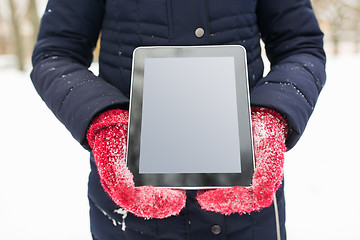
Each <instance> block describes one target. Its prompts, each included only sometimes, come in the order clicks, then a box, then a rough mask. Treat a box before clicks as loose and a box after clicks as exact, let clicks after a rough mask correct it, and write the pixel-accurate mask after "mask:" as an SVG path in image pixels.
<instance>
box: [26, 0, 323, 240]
mask: <svg viewBox="0 0 360 240" xmlns="http://www.w3.org/2000/svg"><path fill="white" fill-rule="evenodd" d="M199 28H201V29H202V30H204V34H200V35H199V34H195V31H196V29H199ZM100 32H101V52H100V59H99V66H100V74H99V76H95V75H94V74H92V73H91V72H90V71H88V67H89V65H90V64H91V62H92V51H93V49H94V47H95V45H96V42H97V39H98V36H99V33H100ZM260 39H262V40H263V42H264V43H265V47H266V53H267V56H268V58H269V60H270V61H271V71H270V73H269V74H268V75H267V76H265V77H263V69H264V67H263V62H262V60H261V48H260ZM221 44H240V45H243V46H244V47H245V48H246V50H247V57H248V68H249V85H250V96H251V103H252V104H253V105H260V106H266V107H270V108H273V109H275V110H277V111H278V112H280V113H281V114H282V115H283V116H284V117H285V118H286V120H287V122H288V123H289V126H290V134H289V135H288V139H287V142H286V143H287V147H288V148H289V149H290V148H292V147H293V146H294V145H295V144H296V142H297V141H298V139H299V138H300V136H301V134H302V133H303V131H304V129H305V126H306V124H307V121H308V119H309V117H310V115H311V113H312V111H313V109H314V106H315V103H316V101H317V98H318V95H319V93H320V91H321V89H322V87H323V85H324V83H325V54H324V51H323V34H322V32H321V31H320V29H319V27H318V24H317V21H316V18H315V16H314V13H313V10H312V8H311V4H310V1H309V0H276V1H275V0H191V1H190V0H50V1H49V3H48V6H47V8H46V12H45V13H44V16H43V18H42V23H41V28H40V32H39V37H38V42H37V44H36V46H35V49H34V53H33V66H34V68H33V71H32V73H31V78H32V81H33V83H34V86H35V88H36V90H37V91H38V93H39V95H40V96H41V97H42V99H43V100H44V101H45V102H46V104H47V105H48V107H49V108H50V109H51V110H52V111H53V112H54V114H55V115H56V117H57V118H58V119H59V120H60V121H61V122H62V123H63V124H64V125H65V126H66V127H67V128H68V130H69V131H70V132H71V134H72V135H73V136H74V138H75V139H77V140H78V141H79V142H80V143H81V144H82V146H84V147H85V148H87V149H89V146H88V144H87V142H86V138H85V135H86V131H87V128H88V126H89V124H90V122H91V121H92V119H93V118H94V116H95V115H97V114H98V113H99V112H102V111H104V110H106V109H110V108H127V107H128V102H129V90H130V73H131V60H132V51H133V50H134V48H135V47H137V46H152V45H221ZM191 194H192V193H191V192H189V196H191ZM278 194H279V198H278V199H279V205H280V212H281V213H282V215H281V216H282V217H281V220H282V221H284V218H283V217H284V211H283V204H282V202H283V194H282V191H281V190H280V192H279V193H278ZM89 197H90V202H91V206H93V208H92V212H93V216H95V215H96V214H95V212H96V211H95V210H94V209H95V208H94V207H95V206H97V208H96V209H98V210H99V209H101V210H99V213H101V214H103V213H105V212H106V213H111V214H113V211H114V209H113V208H114V207H115V206H112V205H111V204H110V203H109V199H108V197H107V196H106V194H105V193H104V192H103V191H102V189H101V186H100V184H99V181H98V175H97V172H96V169H95V167H94V166H93V170H92V173H91V175H90V183H89ZM190 199H191V198H190ZM110 205H111V206H110ZM197 207H198V206H196V204H195V203H193V202H191V201H190V200H189V203H188V209H187V210H184V211H185V212H183V213H182V214H183V217H182V218H180V217H179V218H175V219H168V220H167V221H163V222H162V224H165V225H164V226H167V225H166V224H169V225H174V226H176V224H177V225H181V224H183V225H182V226H183V227H184V226H187V225H188V224H189V222H192V223H193V224H192V225H191V226H195V223H194V222H197V221H198V223H197V224H198V225H196V226H202V227H204V228H206V226H207V225H206V224H207V223H209V224H210V223H211V224H214V222H218V223H217V224H218V225H221V227H222V228H226V229H228V230H229V231H230V229H231V230H233V231H234V232H232V234H233V235H231V236H230V235H227V237H228V238H227V239H242V238H240V237H239V236H242V233H244V234H245V233H246V234H249V235H248V236H249V237H245V238H244V239H274V238H272V237H270V236H268V235H262V233H261V232H267V231H265V229H268V230H269V229H273V223H272V222H273V216H272V215H271V214H270V215H269V212H271V210H264V211H262V212H260V213H256V214H254V215H253V216H237V215H232V216H229V217H224V216H221V215H217V214H212V213H206V214H205V213H203V214H204V215H203V216H201V214H200V213H199V212H200V210H199V209H197ZM193 208H194V209H196V210H194V209H193ZM191 211H193V212H197V213H198V214H195V215H191ZM101 214H100V215H101ZM199 214H200V215H199ZM130 215H131V214H130ZM190 215H191V216H193V218H190ZM197 216H198V217H197ZM109 218H110V217H105V219H107V220H109ZM127 218H129V219H135V218H134V217H131V216H130V217H129V216H128V217H127ZM212 218H213V219H218V220H216V221H215V220H214V221H212V220H211V219H212ZM94 219H95V218H94ZM111 219H112V218H111ZM196 219H197V220H196ZM235 219H236V220H235ZM245 219H247V220H245ZM94 221H95V220H94ZM129 221H130V220H129ZM143 221H144V220H142V221H140V220H138V219H135V220H134V221H133V222H134V223H135V222H139V224H140V225H143V226H142V227H140V228H139V229H140V230H138V233H137V234H140V233H142V234H143V235H142V236H144V235H147V234H148V235H149V236H153V237H154V239H155V238H157V239H172V238H170V237H169V236H170V235H171V233H168V234H170V235H169V236H168V235H166V234H167V233H166V230H167V229H166V228H164V229H163V230H161V229H162V228H163V227H160V226H158V225H157V224H158V223H159V221H148V222H146V221H145V222H146V224H145V225H144V222H143ZM186 221H187V222H186ZM118 222H120V223H121V217H120V218H119V220H118ZM130 222H131V221H130ZM243 223H244V224H243ZM99 224H100V225H101V223H96V224H95V223H94V224H93V225H92V229H93V232H96V231H98V230H97V229H98V228H99V226H100V225H99ZM234 224H235V225H234ZM242 224H243V225H242ZM120 225H121V224H120ZM205 225H206V226H205ZM131 226H132V225H131V223H129V224H128V229H131ZM150 226H154V228H152V230H150V228H151V227H150ZM209 226H211V225H209ZM104 228H106V227H104ZM148 228H149V229H148ZM209 228H210V229H211V227H209ZM242 228H243V231H242V230H241V229H242ZM154 229H157V230H156V231H157V232H156V231H155V230H154ZM199 229H201V227H199ZM199 229H198V231H199V232H200V233H201V231H200V230H199ZM246 229H247V230H246ZM109 231H110V230H109ZM162 231H164V232H162ZM194 231H195V232H196V231H197V230H196V228H192V227H186V228H185V230H184V232H188V233H186V234H188V235H186V234H185V233H184V234H185V235H184V236H188V237H187V238H186V237H184V238H181V239H202V238H200V237H199V238H198V237H196V238H195V237H194V236H195V235H196V234H195V233H194ZM269 231H270V230H269ZM189 232H191V233H189ZM155 233H156V234H157V235H156V234H155ZM162 233H163V234H165V233H166V234H165V235H162ZM228 233H229V232H228ZM99 234H100V233H99ZM127 234H129V233H127ZM191 234H195V235H191ZM229 234H230V233H229ZM283 234H284V231H283ZM140 235H141V234H140ZM270 235H271V234H270ZM189 236H190V237H189ZM191 236H193V237H191ZM250 236H252V238H251V237H250ZM271 236H273V235H271ZM217 238H219V239H225V233H223V232H221V234H218V235H216V238H215V237H213V238H211V239H217ZM101 239H107V238H105V237H104V238H101ZM108 239H123V238H121V237H119V238H113V237H112V238H108ZM128 239H132V238H128ZM134 239H142V238H140V237H136V238H134ZM144 239H152V238H150V237H149V238H144ZM174 239H175V238H174ZM203 239H210V238H208V237H205V235H204V237H203Z"/></svg>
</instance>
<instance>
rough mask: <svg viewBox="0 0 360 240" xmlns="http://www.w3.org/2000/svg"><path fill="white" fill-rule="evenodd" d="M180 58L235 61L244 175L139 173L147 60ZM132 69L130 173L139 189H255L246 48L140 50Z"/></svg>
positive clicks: (178, 47)
mask: <svg viewBox="0 0 360 240" xmlns="http://www.w3.org/2000/svg"><path fill="white" fill-rule="evenodd" d="M176 57H181V58H184V57H185V58H186V57H233V58H234V64H235V81H236V83H235V84H236V98H237V107H238V124H239V138H240V142H241V144H240V156H241V161H240V162H241V173H169V174H163V173H161V174H140V173H139V159H140V140H141V121H142V100H143V84H144V68H145V59H146V58H176ZM132 68H133V69H132V79H131V92H130V110H129V111H130V119H129V128H128V129H129V130H128V146H127V159H126V161H127V166H128V168H129V170H130V171H131V172H132V174H133V176H134V182H135V186H143V185H151V186H155V187H169V188H179V189H203V188H222V187H232V186H245V187H248V186H250V185H251V181H252V175H253V171H254V166H255V165H254V153H253V140H252V133H251V117H250V98H249V87H248V77H247V63H246V51H245V48H244V47H242V46H240V45H221V46H209V45H207V46H155V47H138V48H136V49H135V50H134V53H133V63H132ZM240 110H241V111H240ZM229 183H233V184H229Z"/></svg>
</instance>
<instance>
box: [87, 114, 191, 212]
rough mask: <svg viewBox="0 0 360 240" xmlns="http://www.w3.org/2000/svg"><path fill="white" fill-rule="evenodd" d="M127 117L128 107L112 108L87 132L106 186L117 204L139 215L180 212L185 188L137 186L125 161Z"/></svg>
mask: <svg viewBox="0 0 360 240" xmlns="http://www.w3.org/2000/svg"><path fill="white" fill-rule="evenodd" d="M128 119H129V113H128V111H123V110H110V111H107V112H105V113H102V114H101V115H99V116H98V117H96V118H95V119H94V120H93V122H92V124H91V126H90V128H89V130H88V132H87V139H88V142H89V145H90V147H91V148H92V152H93V154H94V157H95V162H96V165H97V169H98V172H99V175H100V179H101V184H102V186H103V188H104V189H105V191H106V192H107V193H108V194H109V195H110V197H111V198H112V199H113V201H114V202H115V203H116V204H117V205H119V206H120V207H122V208H124V209H125V210H127V211H129V212H131V213H133V214H134V215H136V216H138V217H143V218H166V217H169V216H172V215H177V214H179V212H180V211H181V209H182V208H183V207H184V206H185V202H186V194H185V191H180V190H171V189H166V188H156V187H152V186H142V187H135V185H134V181H133V175H132V173H131V172H130V171H129V169H128V168H127V167H126V161H125V159H126V148H127V130H128Z"/></svg>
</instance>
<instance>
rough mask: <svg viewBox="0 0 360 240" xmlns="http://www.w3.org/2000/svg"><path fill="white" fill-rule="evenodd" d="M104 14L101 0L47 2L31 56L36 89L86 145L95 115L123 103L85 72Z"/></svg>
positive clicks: (107, 86) (124, 102) (124, 100)
mask: <svg viewBox="0 0 360 240" xmlns="http://www.w3.org/2000/svg"><path fill="white" fill-rule="evenodd" d="M103 13H104V0H50V1H49V2H48V5H47V7H46V11H45V13H44V15H43V17H42V21H41V26H40V31H39V35H38V42H37V44H36V45H35V48H34V52H33V56H32V62H33V70H32V72H31V79H32V81H33V84H34V86H35V88H36V90H37V92H38V93H39V95H40V96H41V98H42V99H43V100H44V101H45V103H46V104H47V106H48V107H49V108H50V109H51V110H52V111H53V113H54V114H55V115H56V117H57V118H58V119H59V120H60V121H61V122H62V123H63V124H64V125H65V126H66V127H67V128H68V130H69V131H70V132H71V134H72V135H73V136H74V138H75V139H76V140H77V141H79V142H80V143H81V144H82V145H83V146H84V147H85V148H87V149H89V146H88V144H87V141H86V137H85V136H86V131H87V128H88V126H89V124H90V122H91V120H92V119H93V118H94V116H95V115H96V114H98V113H99V112H101V111H102V110H104V109H107V108H111V107H114V106H118V107H120V108H126V107H127V104H128V99H127V98H126V97H125V96H124V95H123V94H122V93H121V92H120V91H119V90H118V89H117V88H115V87H114V86H112V85H110V84H109V83H107V82H106V81H104V80H103V79H101V78H100V77H98V76H95V75H94V74H93V73H92V72H90V71H89V70H88V67H89V66H90V64H91V62H92V57H93V56H92V51H93V49H94V47H95V45H96V42H97V39H98V36H99V31H100V28H101V25H102V19H103Z"/></svg>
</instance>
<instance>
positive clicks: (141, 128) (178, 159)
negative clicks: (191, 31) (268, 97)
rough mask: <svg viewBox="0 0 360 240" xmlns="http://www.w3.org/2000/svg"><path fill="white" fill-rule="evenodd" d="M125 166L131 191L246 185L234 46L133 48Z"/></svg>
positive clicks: (243, 112)
mask: <svg viewBox="0 0 360 240" xmlns="http://www.w3.org/2000/svg"><path fill="white" fill-rule="evenodd" d="M127 166H128V168H129V170H130V171H131V172H132V173H133V175H134V182H135V185H136V186H142V185H151V186H156V187H169V188H180V189H203V188H219V187H232V186H250V185H251V180H252V175H253V170H254V154H253V141H252V134H251V119H250V103H249V90H248V80H247V63H246V51H245V49H244V48H243V47H242V46H238V45H234V46H233V45H231V46H229V45H226V46H156V47H139V48H137V49H135V51H134V54H133V69H132V81H131V96H130V119H129V130H128V146H127Z"/></svg>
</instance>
